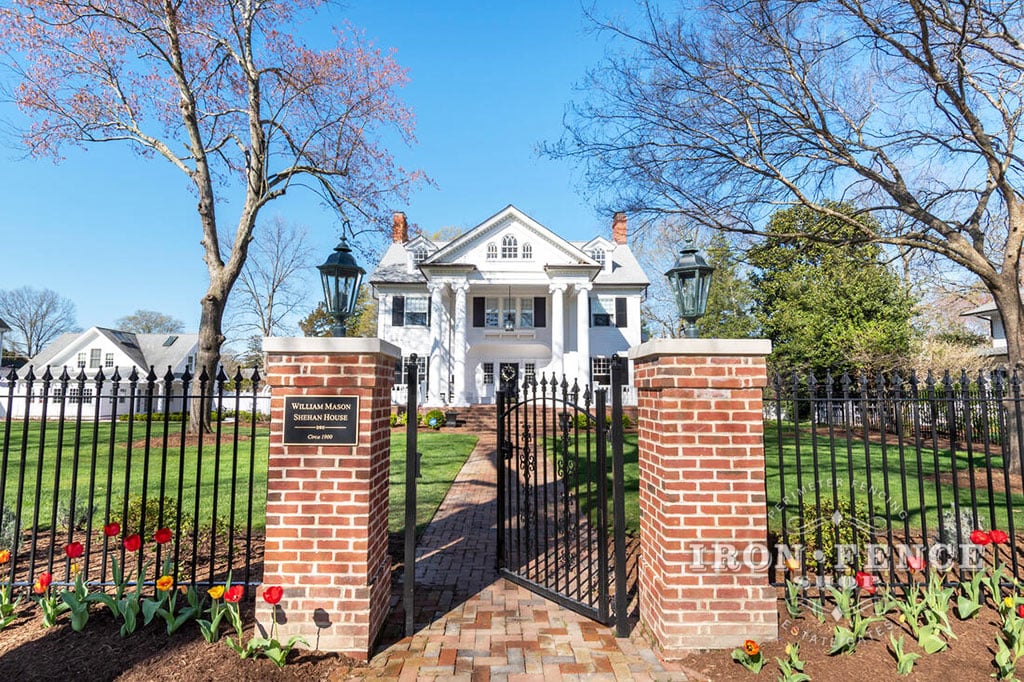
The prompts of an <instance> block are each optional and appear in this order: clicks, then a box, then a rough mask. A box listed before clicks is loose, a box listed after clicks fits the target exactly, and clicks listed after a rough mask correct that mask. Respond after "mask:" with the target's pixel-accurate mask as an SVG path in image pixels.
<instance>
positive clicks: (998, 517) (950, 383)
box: [765, 371, 1024, 585]
mask: <svg viewBox="0 0 1024 682" xmlns="http://www.w3.org/2000/svg"><path fill="white" fill-rule="evenodd" d="M767 393H768V396H767V399H766V401H765V409H766V420H765V427H766V431H765V453H766V454H765V457H766V462H765V463H766V468H767V479H766V489H767V503H768V504H767V506H768V526H769V540H770V545H771V547H770V550H771V551H770V554H771V557H772V561H771V565H770V567H769V570H770V573H771V577H772V581H773V583H775V584H781V583H782V582H783V581H784V579H785V578H786V577H787V576H788V577H793V574H794V573H796V572H799V574H800V576H801V577H802V578H805V579H810V580H812V581H817V582H819V583H821V582H822V581H823V580H827V579H828V578H829V577H831V578H832V579H836V578H838V577H839V576H840V575H842V574H844V573H846V574H849V573H852V572H853V571H859V570H869V571H872V572H874V573H875V574H879V575H881V576H882V577H883V579H884V581H885V582H888V583H890V584H895V585H902V584H907V583H908V581H909V578H910V575H909V572H908V571H909V568H910V563H909V562H908V561H907V559H908V557H914V558H915V559H916V558H917V557H924V558H925V559H926V560H927V561H928V562H929V564H930V565H932V566H936V567H939V568H949V569H951V570H953V571H956V570H957V569H962V568H967V567H970V566H974V565H976V564H977V562H978V561H987V562H989V563H992V562H997V563H1005V564H1006V566H1007V569H1008V570H1012V572H1013V574H1014V575H1015V576H1017V577H1018V578H1020V577H1021V576H1022V573H1021V571H1022V569H1024V566H1022V559H1021V548H1022V547H1024V537H1022V536H1020V535H1019V533H1020V532H1021V531H1024V518H1022V517H1021V514H1024V471H1022V466H1021V465H1022V463H1024V460H1022V453H1024V432H1022V420H1021V382H1020V377H1019V376H1018V375H1017V373H1013V374H1009V375H1008V374H1007V373H1005V372H1002V371H994V372H990V373H979V374H978V375H977V376H976V377H969V376H968V375H967V374H966V373H961V375H960V376H959V377H954V376H950V374H948V373H946V374H944V375H943V376H941V377H936V376H934V375H932V374H931V373H929V374H928V375H927V376H925V377H924V378H921V377H919V376H918V375H916V374H914V373H911V374H909V375H907V376H901V375H900V374H896V373H894V374H889V375H883V374H877V375H874V376H867V375H863V376H859V377H856V378H854V377H851V376H849V375H848V374H843V375H842V376H839V377H833V376H832V375H827V376H826V377H825V378H824V379H823V380H819V379H817V378H815V377H814V376H801V375H798V374H792V375H789V376H787V377H781V376H775V377H774V379H773V380H772V382H771V385H770V386H769V387H768V389H767ZM993 529H997V530H1000V531H1003V532H1005V533H1006V534H1007V541H1006V542H1005V543H999V544H995V545H992V546H989V547H986V548H984V551H983V552H982V551H979V549H978V548H977V547H976V546H975V545H974V543H972V541H971V533H972V532H973V531H975V530H984V531H991V530H993ZM993 550H994V551H993ZM787 558H788V559H791V560H792V561H791V567H790V568H789V569H788V571H787V567H786V566H785V559H787ZM797 565H799V568H798V569H795V568H794V567H795V566H797Z"/></svg>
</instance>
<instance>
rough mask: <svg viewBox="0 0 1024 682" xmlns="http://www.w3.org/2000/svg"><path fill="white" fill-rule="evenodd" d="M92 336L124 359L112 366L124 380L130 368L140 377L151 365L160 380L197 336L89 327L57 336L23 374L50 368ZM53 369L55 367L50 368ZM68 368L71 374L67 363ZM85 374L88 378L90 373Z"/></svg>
mask: <svg viewBox="0 0 1024 682" xmlns="http://www.w3.org/2000/svg"><path fill="white" fill-rule="evenodd" d="M93 336H95V337H103V338H104V339H106V340H107V341H108V342H109V343H110V344H111V345H113V346H114V347H116V348H117V350H118V351H120V352H121V353H122V354H123V355H124V356H126V357H127V360H128V361H129V364H125V363H124V362H123V359H124V358H118V360H117V363H116V364H117V370H118V372H119V373H120V375H121V376H122V377H127V376H128V374H129V373H130V372H131V370H132V368H133V367H134V368H137V369H138V371H139V372H140V374H142V375H143V376H144V375H145V374H146V373H147V372H148V371H149V368H150V367H151V366H152V367H153V368H154V370H155V371H156V373H157V375H158V376H160V377H161V378H162V377H163V375H164V373H165V372H166V371H167V367H168V366H170V367H171V368H177V367H179V366H180V365H181V364H182V363H183V362H184V361H185V360H187V357H188V355H189V354H190V353H192V352H193V350H194V349H195V347H196V346H197V345H198V343H199V335H198V334H135V333H133V332H126V331H122V330H119V329H108V328H106V327H91V328H89V329H87V330H85V331H83V332H66V333H64V334H61V335H60V336H58V337H57V338H56V339H54V340H53V341H52V342H51V343H50V344H49V345H47V346H46V348H44V349H43V350H41V351H40V352H39V353H38V354H37V355H36V356H35V357H34V358H32V359H31V360H29V362H28V364H27V366H26V367H25V370H26V371H27V369H28V367H34V368H36V369H37V370H42V369H43V368H45V367H47V366H49V365H52V364H53V362H54V360H55V359H56V358H58V357H60V356H61V355H63V354H65V353H67V352H68V351H74V350H75V348H74V347H75V346H76V345H77V344H78V343H79V342H87V340H88V339H89V338H90V337H93ZM88 347H89V345H88V343H83V345H82V346H81V348H80V349H78V352H81V351H84V350H86V349H87V348H88ZM53 369H58V368H56V367H54V368H53ZM68 369H69V371H71V367H70V363H69V365H68ZM113 371H114V368H105V370H104V374H106V375H108V376H109V375H110V374H112V373H113ZM89 374H90V375H91V374H92V372H89Z"/></svg>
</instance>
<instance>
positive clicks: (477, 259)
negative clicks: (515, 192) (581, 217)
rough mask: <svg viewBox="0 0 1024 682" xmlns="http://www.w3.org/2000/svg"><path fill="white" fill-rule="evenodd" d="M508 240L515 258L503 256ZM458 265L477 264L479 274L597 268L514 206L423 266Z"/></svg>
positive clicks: (458, 240)
mask: <svg viewBox="0 0 1024 682" xmlns="http://www.w3.org/2000/svg"><path fill="white" fill-rule="evenodd" d="M506 238H510V239H513V240H514V243H515V248H516V249H517V251H516V254H517V255H516V257H515V258H508V257H504V256H503V253H504V252H503V250H502V248H503V246H505V240H506ZM524 249H528V253H529V256H528V257H527V256H524ZM455 264H475V265H476V267H477V269H479V270H487V269H496V270H500V269H507V268H509V267H520V266H524V265H526V264H532V265H534V266H536V267H544V266H549V265H567V266H568V265H589V266H595V265H597V263H595V262H594V261H593V260H592V259H591V258H590V257H589V256H588V255H587V254H586V253H585V252H584V251H582V250H581V249H580V248H578V247H576V246H574V245H573V244H571V243H570V242H568V241H566V240H565V239H563V238H562V237H560V236H558V235H557V234H555V233H554V232H552V231H551V230H549V229H548V228H547V227H545V226H544V225H541V224H540V223H538V222H537V221H536V220H534V219H533V218H531V217H530V216H528V215H526V214H525V213H523V212H522V211H520V210H519V209H517V208H516V207H515V206H511V205H509V206H507V207H505V208H504V209H502V210H501V211H499V212H498V213H496V214H495V215H493V216H491V217H490V218H488V219H487V220H485V221H484V222H482V223H480V224H479V225H477V226H476V227H474V228H472V229H470V230H468V231H467V232H466V233H465V234H463V235H461V236H459V237H458V238H456V239H454V240H453V241H451V242H449V243H448V244H446V245H444V246H442V247H441V248H440V249H439V250H438V251H437V252H436V253H434V254H433V255H432V256H430V257H428V258H427V260H426V261H424V263H423V265H424V266H430V265H455Z"/></svg>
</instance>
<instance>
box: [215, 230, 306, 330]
mask: <svg viewBox="0 0 1024 682" xmlns="http://www.w3.org/2000/svg"><path fill="white" fill-rule="evenodd" d="M313 261H314V258H313V253H312V250H311V249H310V247H309V244H308V232H307V230H306V228H304V227H300V226H297V225H292V224H290V223H288V222H287V221H286V220H284V219H283V218H281V217H279V216H277V217H275V218H274V219H273V220H271V222H270V224H269V225H267V226H265V227H257V228H256V231H255V232H254V234H253V243H252V245H251V246H250V247H249V257H248V258H247V259H246V262H245V265H244V266H243V267H242V274H241V275H240V276H239V278H238V289H237V290H236V291H235V292H234V297H233V299H232V301H233V303H234V305H233V306H232V307H233V308H234V309H235V315H234V317H235V318H236V319H237V320H238V322H237V324H236V327H237V328H239V329H241V330H243V331H244V332H246V335H247V336H249V335H253V334H258V335H259V336H274V335H275V334H276V333H278V332H280V331H282V330H285V329H287V328H288V326H287V324H286V320H287V318H288V317H289V316H291V315H292V313H294V312H295V311H296V310H297V309H298V308H300V307H303V306H304V304H306V303H308V297H309V293H310V287H309V286H308V275H310V274H311V273H312V272H313V266H314V265H315V263H314V262H313ZM314 290H315V291H317V292H318V291H319V290H320V289H319V287H315V288H314Z"/></svg>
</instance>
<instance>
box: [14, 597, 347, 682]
mask: <svg viewBox="0 0 1024 682" xmlns="http://www.w3.org/2000/svg"><path fill="white" fill-rule="evenodd" d="M21 611H22V612H23V613H25V614H26V616H27V618H25V619H24V620H21V621H19V622H17V623H16V624H15V625H12V626H10V627H8V628H7V629H6V630H4V631H3V632H2V633H0V651H2V652H3V653H0V678H2V679H9V680H69V679H74V678H75V677H79V678H81V679H83V680H90V681H92V680H133V681H135V682H149V681H151V680H189V681H192V680H232V681H250V680H251V681H252V682H257V681H260V680H267V679H274V680H338V679H342V678H343V677H344V676H345V675H346V674H348V673H349V672H351V670H352V669H353V667H354V666H356V665H358V664H357V663H355V662H353V661H352V660H350V659H348V658H346V657H345V656H342V655H341V654H331V653H324V652H320V651H301V652H296V653H293V654H292V655H291V657H289V659H288V665H287V666H286V667H285V668H284V669H282V670H278V668H277V667H276V666H275V665H274V664H273V663H271V662H270V661H269V660H267V659H257V660H242V659H240V658H239V657H238V656H237V655H235V653H234V652H233V651H231V650H230V649H228V647H227V645H226V644H224V643H218V644H207V643H206V641H205V640H203V638H202V636H201V635H200V633H199V629H198V628H196V627H194V626H192V627H189V626H188V625H186V626H185V627H183V628H182V629H181V630H179V631H178V632H176V633H175V634H174V636H172V637H169V636H168V635H167V632H166V631H165V629H164V626H163V623H162V622H159V623H158V622H155V621H154V622H153V623H150V624H149V626H146V627H141V628H139V630H137V631H136V632H135V633H134V634H133V635H130V636H129V637H125V638H122V637H121V635H120V633H119V624H118V623H116V622H115V621H114V619H113V617H112V616H111V615H110V613H109V612H108V611H106V610H105V609H104V610H103V611H99V610H95V611H93V615H92V616H91V617H90V619H89V623H88V624H87V625H86V629H85V631H84V632H82V633H77V632H75V631H74V630H72V629H71V627H70V626H69V625H67V624H64V623H62V624H61V625H58V626H57V627H53V628H43V625H42V616H41V615H39V613H38V609H36V608H35V607H34V605H31V604H30V605H28V606H24V605H23V606H22V609H21ZM242 615H243V619H244V621H245V624H246V627H247V628H250V631H251V627H252V625H253V608H252V606H251V605H246V606H245V607H243V609H242Z"/></svg>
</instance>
